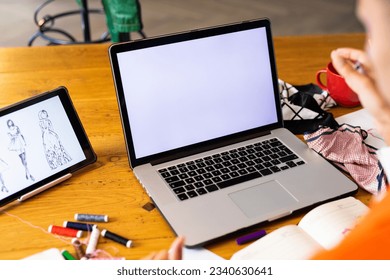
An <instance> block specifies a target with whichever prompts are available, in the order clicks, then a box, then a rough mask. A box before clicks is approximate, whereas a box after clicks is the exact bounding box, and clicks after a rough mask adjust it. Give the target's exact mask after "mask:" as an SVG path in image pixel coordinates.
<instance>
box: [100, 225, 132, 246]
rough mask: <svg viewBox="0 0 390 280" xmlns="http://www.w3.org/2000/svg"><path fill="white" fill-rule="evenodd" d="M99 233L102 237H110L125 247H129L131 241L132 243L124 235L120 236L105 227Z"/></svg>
mask: <svg viewBox="0 0 390 280" xmlns="http://www.w3.org/2000/svg"><path fill="white" fill-rule="evenodd" d="M101 235H102V236H103V237H105V238H107V239H110V240H112V241H115V242H117V243H119V244H122V245H124V246H126V247H127V248H130V247H131V243H132V241H131V240H129V239H127V238H125V237H122V236H120V235H118V234H115V233H113V232H110V231H108V230H106V229H103V230H102V232H101Z"/></svg>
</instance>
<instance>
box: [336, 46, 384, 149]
mask: <svg viewBox="0 0 390 280" xmlns="http://www.w3.org/2000/svg"><path fill="white" fill-rule="evenodd" d="M331 58H332V63H333V66H334V68H335V69H336V70H337V72H338V73H339V74H340V75H341V76H343V77H344V79H345V81H346V83H347V84H348V86H349V87H350V88H351V89H352V90H353V91H354V92H356V94H357V95H358V96H359V100H360V102H361V104H362V106H363V107H364V108H366V109H367V111H368V112H369V113H370V114H371V116H373V118H374V121H375V125H376V127H377V129H378V130H379V133H380V134H381V135H382V137H384V140H385V142H386V144H387V145H390V105H389V104H388V103H387V101H386V99H385V98H384V95H383V94H382V93H381V92H380V91H379V89H378V87H377V86H376V81H375V73H374V71H373V69H372V66H371V63H370V59H369V57H368V56H367V55H366V54H365V53H364V52H363V51H361V50H356V49H350V48H340V49H337V50H334V51H333V52H332V53H331ZM356 62H359V63H360V64H361V65H362V67H363V70H364V71H363V72H360V71H356V69H354V65H355V63H356Z"/></svg>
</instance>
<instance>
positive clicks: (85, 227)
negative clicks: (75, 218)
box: [64, 221, 94, 231]
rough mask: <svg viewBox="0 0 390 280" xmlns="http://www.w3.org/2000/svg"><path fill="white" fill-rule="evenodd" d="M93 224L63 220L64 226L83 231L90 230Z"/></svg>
mask: <svg viewBox="0 0 390 280" xmlns="http://www.w3.org/2000/svg"><path fill="white" fill-rule="evenodd" d="M93 226H94V225H93V224H86V223H78V222H68V221H65V222H64V227H66V228H73V229H78V230H83V231H92V229H93Z"/></svg>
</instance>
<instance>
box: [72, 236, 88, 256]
mask: <svg viewBox="0 0 390 280" xmlns="http://www.w3.org/2000/svg"><path fill="white" fill-rule="evenodd" d="M72 245H73V248H74V250H75V251H76V255H77V258H78V259H82V258H84V256H85V251H84V248H83V244H82V243H81V242H80V240H78V239H77V238H73V239H72Z"/></svg>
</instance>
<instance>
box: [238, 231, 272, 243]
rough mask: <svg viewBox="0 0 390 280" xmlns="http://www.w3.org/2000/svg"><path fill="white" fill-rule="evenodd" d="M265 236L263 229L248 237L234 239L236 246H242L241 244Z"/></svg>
mask: <svg viewBox="0 0 390 280" xmlns="http://www.w3.org/2000/svg"><path fill="white" fill-rule="evenodd" d="M266 234H267V233H266V231H265V230H264V229H262V230H259V231H256V232H252V233H250V234H248V235H244V236H241V237H239V238H237V239H236V242H237V244H238V245H242V244H245V243H248V242H250V241H253V240H256V239H259V238H261V237H263V236H264V235H266Z"/></svg>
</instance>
